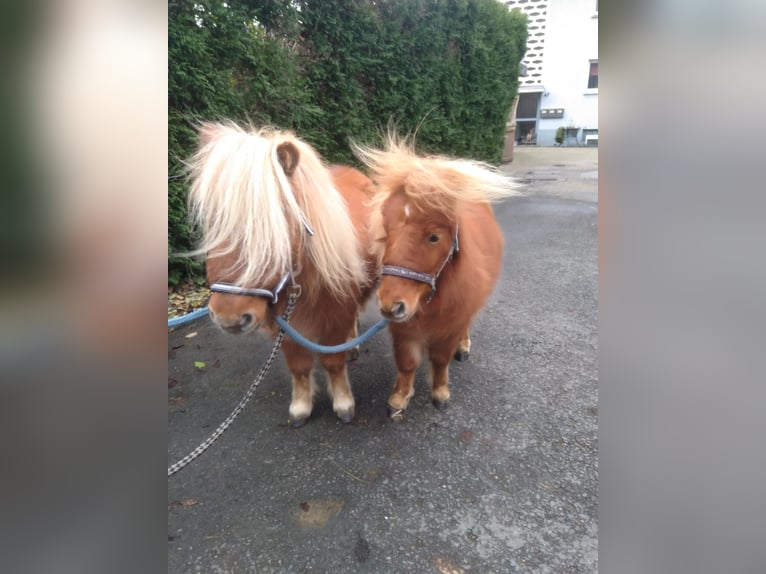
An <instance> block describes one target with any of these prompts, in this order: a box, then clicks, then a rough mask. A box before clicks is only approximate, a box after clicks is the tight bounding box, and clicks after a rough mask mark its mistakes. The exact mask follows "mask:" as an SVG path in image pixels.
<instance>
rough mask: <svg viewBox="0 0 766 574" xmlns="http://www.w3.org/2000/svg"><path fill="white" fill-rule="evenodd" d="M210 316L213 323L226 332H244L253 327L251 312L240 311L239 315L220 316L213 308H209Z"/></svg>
mask: <svg viewBox="0 0 766 574" xmlns="http://www.w3.org/2000/svg"><path fill="white" fill-rule="evenodd" d="M210 318H211V319H212V320H213V323H215V324H216V325H218V326H219V327H220V328H221V329H223V330H224V331H226V332H227V333H233V334H237V333H244V332H245V331H248V330H250V329H251V328H252V327H253V322H254V320H253V315H252V313H242V314H241V315H231V316H226V317H224V316H222V315H216V314H215V312H213V310H212V309H211V310H210Z"/></svg>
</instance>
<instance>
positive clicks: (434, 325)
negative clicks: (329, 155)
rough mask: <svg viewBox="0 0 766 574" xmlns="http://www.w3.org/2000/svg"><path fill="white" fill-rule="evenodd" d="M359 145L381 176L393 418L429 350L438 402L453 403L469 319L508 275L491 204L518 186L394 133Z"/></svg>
mask: <svg viewBox="0 0 766 574" xmlns="http://www.w3.org/2000/svg"><path fill="white" fill-rule="evenodd" d="M356 152H357V155H358V157H359V158H360V159H361V160H362V161H363V162H364V163H365V164H366V165H367V167H368V168H369V169H370V172H371V176H372V178H373V180H374V181H375V183H376V184H377V192H376V193H377V195H376V197H375V199H374V207H375V213H374V214H373V219H372V221H371V233H373V240H374V242H375V243H376V250H377V255H378V257H379V260H380V261H381V262H382V264H383V268H382V273H383V277H382V279H381V282H380V286H379V288H378V292H377V294H378V304H379V306H380V310H381V312H382V313H383V315H384V316H385V317H387V318H388V319H390V320H391V324H390V326H389V329H390V332H391V335H392V338H393V345H394V356H395V359H396V366H397V371H398V373H397V376H396V383H395V385H394V390H393V393H392V394H391V396H390V397H389V399H388V404H389V416H391V418H393V419H396V420H398V419H401V418H402V417H403V414H404V410H405V409H406V408H407V405H408V403H409V401H410V398H411V397H412V395H413V392H414V389H413V383H414V379H415V371H416V369H417V368H418V366H419V365H420V363H421V361H422V359H423V356H424V351H428V357H429V360H430V367H431V368H430V379H431V385H432V391H431V393H432V399H433V402H434V404H435V405H436V406H437V407H438V408H443V407H444V406H445V405H446V404H447V400H448V399H449V396H450V392H449V388H448V382H449V379H448V369H449V362H450V360H451V359H452V358H453V356H454V357H455V358H456V359H458V360H465V359H467V358H468V353H469V350H470V345H471V341H470V338H469V333H468V331H469V327H470V325H471V321H472V319H473V318H474V316H475V315H476V313H477V312H478V311H479V310H480V309H481V308H482V307H483V306H484V304H485V303H486V301H487V298H488V297H489V295H490V293H491V292H492V289H493V287H494V285H495V283H496V281H497V278H498V276H499V274H500V269H501V263H502V261H501V258H502V250H503V236H502V234H501V232H500V229H499V228H498V226H497V223H496V222H495V218H494V216H493V213H492V208H491V207H490V203H489V202H490V201H492V200H498V199H503V198H506V197H509V196H512V195H515V194H516V193H517V192H516V191H515V187H516V186H515V184H514V183H512V182H511V181H510V180H509V179H507V178H505V177H503V176H501V175H500V174H498V173H497V172H496V171H495V170H494V169H493V168H491V167H490V166H488V165H486V164H482V163H479V162H474V161H469V160H458V159H449V158H445V157H439V156H429V157H419V156H418V155H416V154H415V152H414V151H413V149H412V147H411V146H410V145H409V144H407V142H400V141H397V140H396V138H393V137H391V136H389V138H388V142H387V145H386V147H385V149H383V150H374V149H370V148H363V147H359V146H357V147H356Z"/></svg>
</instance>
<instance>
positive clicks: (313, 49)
mask: <svg viewBox="0 0 766 574" xmlns="http://www.w3.org/2000/svg"><path fill="white" fill-rule="evenodd" d="M526 38H527V31H526V17H525V16H524V15H523V14H522V13H521V12H520V11H514V12H509V11H508V9H507V8H506V7H505V6H504V5H502V4H500V3H499V2H497V1H496V0H229V1H228V2H222V1H213V0H197V1H187V0H171V1H170V3H169V23H168V49H169V62H168V79H169V84H168V116H169V129H168V132H169V154H170V157H169V169H170V181H169V188H168V251H169V269H168V271H169V280H170V282H171V283H176V282H178V281H179V280H180V279H182V278H183V277H185V276H196V275H199V273H200V271H201V268H200V264H199V263H198V262H195V261H194V260H192V259H188V258H183V257H176V256H174V255H173V254H174V253H177V252H181V251H186V250H189V249H191V248H193V245H194V237H193V236H192V232H191V231H190V229H189V227H188V226H187V221H186V217H187V214H186V188H187V185H188V184H187V182H186V181H185V179H184V175H183V159H184V158H186V157H188V156H189V155H190V154H191V153H192V152H193V150H194V148H195V145H196V135H195V125H196V123H197V122H199V121H201V120H216V119H222V118H230V119H234V120H239V121H250V122H252V123H253V124H256V125H261V124H270V125H273V126H276V127H278V128H283V129H292V130H294V131H295V132H296V133H297V134H298V135H299V136H300V137H302V138H304V139H306V140H307V141H309V142H311V143H312V144H313V145H314V146H315V147H316V148H317V150H318V151H319V153H320V154H321V155H322V156H323V157H324V158H325V159H326V160H327V161H328V162H338V163H353V162H354V159H353V156H352V154H351V151H350V147H349V138H354V139H355V140H357V141H360V142H366V143H376V142H377V141H379V137H380V134H381V132H382V131H383V130H384V129H385V127H386V125H387V124H388V123H389V122H391V121H393V122H394V123H395V125H396V127H397V129H398V131H400V132H402V133H412V132H415V131H416V130H417V143H418V147H419V148H421V149H423V150H424V151H428V152H435V153H445V154H450V155H456V156H461V157H470V158H475V159H481V160H485V161H489V162H498V161H499V160H500V157H501V153H502V148H503V137H504V133H505V123H506V120H507V114H508V110H509V108H510V105H511V102H512V100H513V98H514V97H515V95H516V92H517V89H518V80H517V78H518V71H519V62H520V61H521V58H522V56H523V54H524V51H525V48H526Z"/></svg>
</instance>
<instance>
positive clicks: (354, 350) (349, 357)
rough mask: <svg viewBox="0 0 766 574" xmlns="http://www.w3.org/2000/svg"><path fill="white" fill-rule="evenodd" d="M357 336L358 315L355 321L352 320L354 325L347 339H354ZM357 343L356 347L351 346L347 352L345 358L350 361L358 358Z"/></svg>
mask: <svg viewBox="0 0 766 574" xmlns="http://www.w3.org/2000/svg"><path fill="white" fill-rule="evenodd" d="M358 336H359V315H357V316H356V321H354V327H353V328H352V329H351V334H350V335H349V337H348V338H349V340H351V339H356V338H357V337H358ZM359 353H360V351H359V345H357V346H356V347H352V349H351V350H350V351H349V352H348V355H347V360H348V362H349V363H350V362H351V361H356V360H357V359H358V358H359Z"/></svg>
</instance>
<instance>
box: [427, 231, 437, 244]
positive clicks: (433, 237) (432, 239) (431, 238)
mask: <svg viewBox="0 0 766 574" xmlns="http://www.w3.org/2000/svg"><path fill="white" fill-rule="evenodd" d="M428 242H429V243H438V242H439V236H438V235H436V234H435V233H432V234H431V235H429V236H428Z"/></svg>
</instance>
